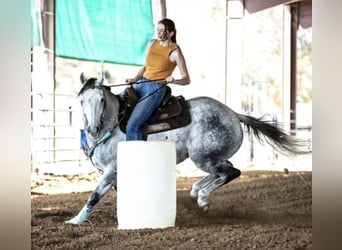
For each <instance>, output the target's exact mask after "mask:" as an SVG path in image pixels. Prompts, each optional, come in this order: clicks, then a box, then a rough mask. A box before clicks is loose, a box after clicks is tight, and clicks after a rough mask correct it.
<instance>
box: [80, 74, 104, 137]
mask: <svg viewBox="0 0 342 250" xmlns="http://www.w3.org/2000/svg"><path fill="white" fill-rule="evenodd" d="M81 82H82V84H83V87H82V88H81V90H80V92H79V93H78V96H79V97H80V99H81V106H82V111H83V122H84V128H85V130H86V131H87V132H88V133H89V134H90V135H91V136H92V137H93V138H98V137H99V135H100V132H101V126H102V123H103V119H104V115H105V111H106V98H105V88H106V87H105V86H103V85H102V83H103V78H102V77H101V78H99V79H97V78H90V79H86V78H85V77H84V75H83V73H82V74H81Z"/></svg>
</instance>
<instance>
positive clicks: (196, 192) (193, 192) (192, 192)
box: [190, 189, 198, 199]
mask: <svg viewBox="0 0 342 250" xmlns="http://www.w3.org/2000/svg"><path fill="white" fill-rule="evenodd" d="M190 197H191V198H194V199H197V197H198V190H194V189H191V191H190Z"/></svg>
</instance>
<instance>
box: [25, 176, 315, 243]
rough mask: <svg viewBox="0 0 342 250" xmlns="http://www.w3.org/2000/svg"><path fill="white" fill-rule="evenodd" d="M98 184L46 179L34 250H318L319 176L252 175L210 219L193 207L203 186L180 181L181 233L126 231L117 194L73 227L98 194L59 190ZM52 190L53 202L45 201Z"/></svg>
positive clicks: (217, 203)
mask: <svg viewBox="0 0 342 250" xmlns="http://www.w3.org/2000/svg"><path fill="white" fill-rule="evenodd" d="M95 179H96V177H95V176H93V175H90V176H87V177H85V176H83V177H82V176H81V177H80V176H46V177H45V180H39V181H37V180H35V181H32V188H31V189H32V198H31V248H32V249H120V250H121V249H130V250H131V249H182V250H183V249H196V250H198V249H312V172H309V171H306V172H287V171H286V172H280V171H244V172H242V174H241V176H240V177H239V178H238V179H236V180H234V181H232V182H231V183H229V184H228V185H226V186H224V187H222V188H221V189H219V190H217V191H215V192H214V193H213V194H212V196H211V198H210V207H209V211H208V212H207V213H205V214H203V213H201V212H200V211H199V210H198V208H197V205H196V202H195V201H193V200H192V199H190V197H189V191H190V187H191V185H192V183H193V182H194V181H195V180H197V179H198V178H195V177H191V178H189V177H188V178H186V177H181V178H178V179H177V217H176V226H175V227H174V228H166V229H143V230H119V229H117V217H116V192H115V191H114V190H111V191H110V192H109V193H107V195H106V196H105V197H104V198H103V199H102V200H101V201H100V203H99V204H98V205H97V206H96V209H95V211H94V213H93V214H91V216H90V217H89V220H90V222H91V223H85V224H83V225H80V226H74V225H66V224H64V221H65V220H68V219H70V218H71V217H73V216H74V215H76V214H77V212H78V211H79V209H80V208H81V207H82V206H83V205H84V203H85V201H86V200H87V198H88V196H89V194H90V192H82V191H78V190H77V189H75V192H74V193H70V194H53V193H54V192H53V190H54V188H61V187H63V186H64V187H66V186H67V185H70V184H73V185H74V186H75V184H76V185H77V183H80V186H81V185H84V184H85V183H90V184H91V185H93V186H94V185H95V184H94V180H95ZM41 190H45V191H46V192H47V193H48V194H42V192H41Z"/></svg>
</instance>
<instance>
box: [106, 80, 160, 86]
mask: <svg viewBox="0 0 342 250" xmlns="http://www.w3.org/2000/svg"><path fill="white" fill-rule="evenodd" d="M161 80H165V79H164V78H161V79H155V80H144V81H140V82H135V83H121V84H109V85H103V86H107V87H111V88H112V87H120V86H128V85H133V84H140V83H145V82H158V81H161Z"/></svg>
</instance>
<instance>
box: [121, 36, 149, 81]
mask: <svg viewBox="0 0 342 250" xmlns="http://www.w3.org/2000/svg"><path fill="white" fill-rule="evenodd" d="M154 42H155V39H152V40H150V41H149V43H148V44H147V50H149V49H150V48H151V46H152V44H153V43H154ZM145 71H146V66H145V65H144V66H142V67H141V68H140V69H139V71H138V73H137V74H136V76H135V77H134V78H128V79H126V82H127V83H131V84H133V83H136V82H137V81H139V80H140V78H141V77H142V76H143V75H144V73H145Z"/></svg>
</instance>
